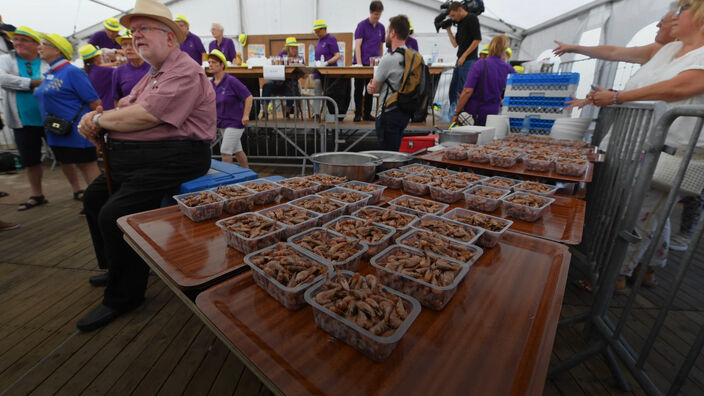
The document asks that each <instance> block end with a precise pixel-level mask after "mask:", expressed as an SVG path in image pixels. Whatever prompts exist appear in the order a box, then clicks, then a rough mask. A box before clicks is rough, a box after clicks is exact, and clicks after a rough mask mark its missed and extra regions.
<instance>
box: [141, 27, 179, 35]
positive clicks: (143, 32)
mask: <svg viewBox="0 0 704 396" xmlns="http://www.w3.org/2000/svg"><path fill="white" fill-rule="evenodd" d="M152 30H161V31H162V32H164V33H168V32H170V30H168V29H164V28H160V27H153V26H137V27H133V28H132V35H133V36H134V34H135V33H139V34H141V35H142V36H144V35H147V34H149V32H151V31H152Z"/></svg>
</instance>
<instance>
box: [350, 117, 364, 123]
mask: <svg viewBox="0 0 704 396" xmlns="http://www.w3.org/2000/svg"><path fill="white" fill-rule="evenodd" d="M352 121H354V122H360V121H362V117H360V116H354V120H352Z"/></svg>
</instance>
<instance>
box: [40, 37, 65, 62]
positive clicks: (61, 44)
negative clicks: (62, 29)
mask: <svg viewBox="0 0 704 396" xmlns="http://www.w3.org/2000/svg"><path fill="white" fill-rule="evenodd" d="M39 35H40V36H41V38H43V39H44V40H46V41H48V42H50V43H51V45H53V46H54V47H56V48H57V49H58V50H59V51H60V52H61V53H62V54H63V55H64V58H66V59H68V60H71V54H72V53H73V46H72V45H71V43H69V41H68V40H66V39H65V38H63V37H62V36H59V35H58V34H56V33H49V34H46V33H39Z"/></svg>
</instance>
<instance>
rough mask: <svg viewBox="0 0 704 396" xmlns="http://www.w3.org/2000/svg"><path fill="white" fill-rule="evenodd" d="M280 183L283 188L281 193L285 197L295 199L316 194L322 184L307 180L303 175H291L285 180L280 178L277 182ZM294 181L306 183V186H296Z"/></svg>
mask: <svg viewBox="0 0 704 396" xmlns="http://www.w3.org/2000/svg"><path fill="white" fill-rule="evenodd" d="M276 183H277V184H279V185H280V186H281V187H282V189H281V194H282V195H283V196H284V198H286V199H288V200H294V199H298V198H301V197H305V196H306V195H310V194H315V193H316V192H318V190H319V189H320V184H318V183H316V182H314V181H312V180H306V179H305V178H302V177H291V178H288V179H284V180H279V181H277V182H276ZM294 183H305V184H306V185H305V186H300V185H299V186H298V187H297V186H296V185H295V184H294Z"/></svg>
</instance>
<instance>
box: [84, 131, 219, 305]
mask: <svg viewBox="0 0 704 396" xmlns="http://www.w3.org/2000/svg"><path fill="white" fill-rule="evenodd" d="M108 154H109V159H110V172H111V175H110V176H111V185H112V192H113V194H112V196H109V195H108V189H107V181H106V179H105V176H104V175H101V176H99V177H98V178H97V179H96V180H95V181H93V183H91V185H90V186H88V188H87V189H86V192H85V194H84V197H83V207H84V208H85V212H86V219H87V220H88V227H89V228H90V235H91V238H92V240H93V249H94V250H95V255H96V257H97V259H98V265H99V266H100V268H107V269H108V270H109V271H108V285H107V288H106V289H105V297H104V298H103V304H104V305H106V306H108V307H111V308H113V309H117V310H120V311H126V310H129V309H131V308H134V307H136V306H138V305H139V304H141V303H142V301H144V292H145V290H146V288H147V278H148V276H149V267H148V266H147V265H146V263H145V262H144V260H142V258H141V257H139V255H138V254H137V253H135V251H134V250H132V248H131V247H130V246H129V245H128V244H127V242H125V240H124V239H122V231H120V229H119V228H118V226H117V219H118V218H120V217H122V216H125V215H129V214H133V213H137V212H142V211H145V210H150V209H157V208H159V207H160V206H161V201H162V199H163V197H164V196H165V195H167V194H168V195H172V194H175V193H177V192H178V189H179V186H180V185H181V183H183V182H186V181H189V180H192V179H194V178H196V177H199V176H202V175H204V174H205V173H206V172H207V171H208V169H210V147H209V145H208V143H207V142H200V141H198V142H196V141H159V142H141V143H137V142H119V141H114V140H113V141H109V142H108Z"/></svg>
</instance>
